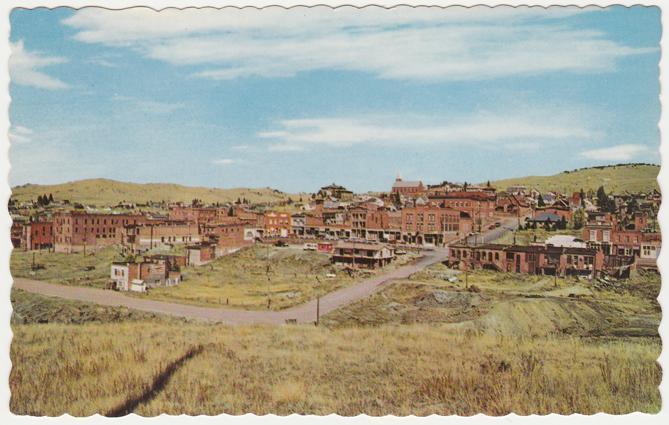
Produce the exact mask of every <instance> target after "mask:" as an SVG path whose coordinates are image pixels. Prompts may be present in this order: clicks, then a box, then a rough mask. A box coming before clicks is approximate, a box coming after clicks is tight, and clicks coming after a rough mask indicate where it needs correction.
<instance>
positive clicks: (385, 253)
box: [332, 241, 395, 269]
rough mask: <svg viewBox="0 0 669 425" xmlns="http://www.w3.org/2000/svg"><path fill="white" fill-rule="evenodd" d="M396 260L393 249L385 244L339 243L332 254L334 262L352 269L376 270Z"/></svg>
mask: <svg viewBox="0 0 669 425" xmlns="http://www.w3.org/2000/svg"><path fill="white" fill-rule="evenodd" d="M393 258H395V251H394V249H393V248H390V247H388V246H387V245H384V244H371V243H363V242H345V241H339V242H338V243H337V244H336V245H335V247H334V252H333V253H332V262H333V263H335V264H346V265H350V266H352V267H359V268H368V269H374V268H377V267H383V266H385V265H387V264H390V262H391V261H392V260H393Z"/></svg>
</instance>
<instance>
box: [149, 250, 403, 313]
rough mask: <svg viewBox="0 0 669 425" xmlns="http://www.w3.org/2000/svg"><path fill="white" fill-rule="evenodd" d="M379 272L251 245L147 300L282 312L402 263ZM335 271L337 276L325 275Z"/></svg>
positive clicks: (298, 252) (311, 254) (313, 255)
mask: <svg viewBox="0 0 669 425" xmlns="http://www.w3.org/2000/svg"><path fill="white" fill-rule="evenodd" d="M411 258H413V256H411V255H408V256H404V257H403V258H401V260H400V261H399V262H396V263H395V264H392V265H389V266H387V267H386V268H384V269H383V270H377V271H375V272H363V271H360V272H357V273H356V274H354V275H349V274H348V273H346V272H345V271H344V270H343V269H342V268H341V267H339V266H334V265H332V264H331V263H330V256H329V255H327V254H322V253H317V252H313V251H304V250H302V249H301V248H292V247H286V248H277V247H274V246H269V245H265V246H259V245H256V246H253V247H249V248H246V249H243V250H240V251H238V252H236V253H234V254H230V255H227V256H224V257H221V258H218V259H216V260H214V261H213V262H211V263H209V264H207V265H204V266H199V267H188V268H186V269H185V270H184V274H185V276H186V277H185V279H184V281H183V282H182V283H181V284H180V285H179V286H174V287H170V288H154V289H152V290H151V291H149V295H148V297H149V298H152V299H157V300H164V301H176V302H184V303H191V304H199V305H229V306H231V307H242V308H247V309H266V308H267V304H268V299H270V300H271V301H270V309H272V310H279V309H283V308H287V307H290V306H293V305H297V304H302V303H304V302H306V301H308V300H311V299H313V298H315V297H316V296H317V295H324V294H326V293H328V292H332V291H334V290H336V289H338V288H342V287H344V286H347V285H350V284H352V283H353V282H355V281H357V280H359V279H361V278H364V277H365V276H371V275H373V274H374V273H382V272H384V271H386V270H388V269H389V268H392V267H397V265H398V263H399V264H401V263H402V262H403V261H409V260H410V259H411ZM328 273H333V274H335V277H327V276H326V274H328Z"/></svg>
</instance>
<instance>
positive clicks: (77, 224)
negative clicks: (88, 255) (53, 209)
mask: <svg viewBox="0 0 669 425" xmlns="http://www.w3.org/2000/svg"><path fill="white" fill-rule="evenodd" d="M146 221H147V219H146V218H145V217H144V216H142V215H136V214H99V213H89V212H84V211H71V212H58V213H55V214H54V217H53V238H54V250H55V251H56V252H80V251H83V250H86V249H90V250H96V249H98V248H101V247H105V246H109V245H114V244H120V243H121V242H122V239H123V229H124V227H125V226H128V225H133V224H134V225H137V224H142V223H144V222H146Z"/></svg>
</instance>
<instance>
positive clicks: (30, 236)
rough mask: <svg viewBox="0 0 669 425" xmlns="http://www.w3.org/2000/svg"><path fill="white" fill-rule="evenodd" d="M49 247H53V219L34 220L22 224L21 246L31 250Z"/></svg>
mask: <svg viewBox="0 0 669 425" xmlns="http://www.w3.org/2000/svg"><path fill="white" fill-rule="evenodd" d="M51 247H53V221H42V220H36V221H32V222H28V223H25V224H24V225H23V228H22V234H21V248H23V249H26V250H33V249H44V248H51Z"/></svg>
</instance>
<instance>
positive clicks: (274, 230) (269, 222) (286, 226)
mask: <svg viewBox="0 0 669 425" xmlns="http://www.w3.org/2000/svg"><path fill="white" fill-rule="evenodd" d="M290 222H291V217H290V214H288V213H283V212H274V211H270V212H266V213H265V219H264V229H263V230H264V233H263V234H264V236H265V237H282V238H285V237H288V235H289V234H291V233H292V232H291V227H290Z"/></svg>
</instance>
